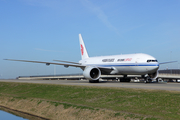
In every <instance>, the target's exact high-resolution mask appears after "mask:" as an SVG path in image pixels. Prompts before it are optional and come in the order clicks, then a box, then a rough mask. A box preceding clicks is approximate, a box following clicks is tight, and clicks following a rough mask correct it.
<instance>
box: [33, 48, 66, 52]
mask: <svg viewBox="0 0 180 120" xmlns="http://www.w3.org/2000/svg"><path fill="white" fill-rule="evenodd" d="M34 49H35V50H38V51H46V52H63V51H56V50H46V49H41V48H34Z"/></svg>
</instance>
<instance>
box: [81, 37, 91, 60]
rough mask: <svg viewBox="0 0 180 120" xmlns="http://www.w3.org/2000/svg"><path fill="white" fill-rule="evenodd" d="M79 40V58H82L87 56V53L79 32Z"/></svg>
mask: <svg viewBox="0 0 180 120" xmlns="http://www.w3.org/2000/svg"><path fill="white" fill-rule="evenodd" d="M79 42H80V50H81V58H82V59H86V58H89V55H88V53H87V50H86V47H85V45H84V41H83V39H82V36H81V34H79Z"/></svg>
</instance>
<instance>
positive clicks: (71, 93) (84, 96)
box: [0, 82, 180, 120]
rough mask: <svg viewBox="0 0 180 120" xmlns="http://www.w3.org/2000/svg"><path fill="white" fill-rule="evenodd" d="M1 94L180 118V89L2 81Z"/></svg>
mask: <svg viewBox="0 0 180 120" xmlns="http://www.w3.org/2000/svg"><path fill="white" fill-rule="evenodd" d="M0 95H6V96H13V97H16V98H19V99H26V98H32V99H33V98H40V99H45V100H50V101H57V102H52V104H54V105H55V106H58V105H59V104H63V105H64V107H65V108H68V107H70V106H72V107H77V108H78V107H79V108H82V109H83V108H84V109H92V110H94V109H95V110H97V109H109V110H113V111H117V113H116V114H115V116H119V115H120V114H121V113H129V114H128V115H127V117H132V118H135V114H136V115H137V114H139V115H140V116H142V117H144V116H148V118H147V119H149V120H151V119H152V120H154V119H156V118H160V119H180V92H170V91H169V92H168V91H161V90H141V89H127V88H103V87H85V86H66V85H48V84H29V83H6V82H0ZM13 100H14V99H12V101H13ZM41 102H42V101H39V102H38V104H40V103H41Z"/></svg>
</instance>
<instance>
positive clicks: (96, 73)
mask: <svg viewBox="0 0 180 120" xmlns="http://www.w3.org/2000/svg"><path fill="white" fill-rule="evenodd" d="M83 75H84V77H85V78H86V79H89V80H98V79H99V78H100V76H101V71H100V70H99V68H96V67H86V68H85V70H84V72H83Z"/></svg>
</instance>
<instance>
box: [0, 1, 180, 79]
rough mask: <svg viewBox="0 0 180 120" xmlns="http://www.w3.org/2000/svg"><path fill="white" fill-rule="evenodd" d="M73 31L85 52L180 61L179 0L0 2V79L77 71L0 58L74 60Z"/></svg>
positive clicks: (76, 55) (179, 65) (76, 70)
mask: <svg viewBox="0 0 180 120" xmlns="http://www.w3.org/2000/svg"><path fill="white" fill-rule="evenodd" d="M79 33H81V34H82V37H83V39H84V42H85V44H86V48H87V51H88V53H89V56H104V55H115V54H129V53H146V54H150V55H152V56H154V57H155V58H157V59H158V61H159V62H165V61H170V60H177V61H180V0H172V1H170V0H113V1H112V0H111V1H109V0H98V1H97V0H66V1H63V0H0V42H1V44H0V52H1V55H0V78H15V77H17V76H29V75H46V74H48V75H49V74H54V70H56V74H67V73H81V72H82V70H81V69H79V68H73V67H69V68H68V69H67V68H64V67H63V66H54V65H50V66H46V65H44V64H33V63H22V62H11V61H5V60H3V59H6V58H11V59H27V60H40V61H52V60H53V59H59V60H68V61H74V62H78V61H79V60H80V59H81V57H80V49H79V38H78V34H79ZM166 68H175V69H177V68H180V63H179V62H177V63H173V64H167V65H162V66H161V67H160V69H166Z"/></svg>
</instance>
